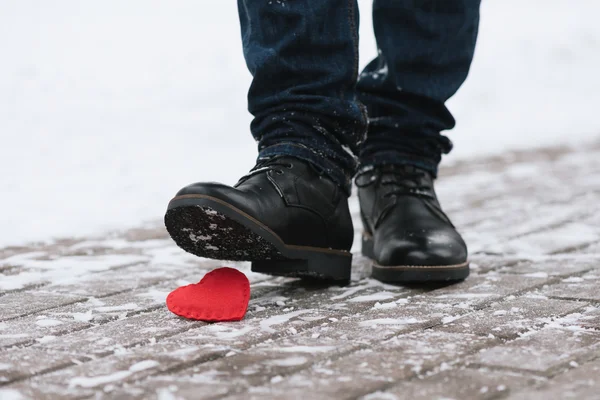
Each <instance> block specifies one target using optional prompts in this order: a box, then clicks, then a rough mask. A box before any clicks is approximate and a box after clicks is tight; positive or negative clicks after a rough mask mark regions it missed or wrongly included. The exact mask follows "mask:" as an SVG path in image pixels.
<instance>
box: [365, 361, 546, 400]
mask: <svg viewBox="0 0 600 400" xmlns="http://www.w3.org/2000/svg"><path fill="white" fill-rule="evenodd" d="M444 368H449V370H445V371H443V372H439V373H437V374H434V375H431V376H426V377H424V378H422V379H413V380H410V381H407V382H403V383H400V384H399V385H396V386H393V387H392V388H389V389H387V390H385V391H379V392H374V393H371V394H368V395H366V396H364V397H361V400H401V399H413V400H419V399H422V400H430V399H470V400H471V399H472V400H487V399H497V398H501V397H503V396H506V395H508V394H510V393H513V392H514V391H516V390H519V389H521V388H523V387H526V386H531V385H535V384H539V383H540V382H544V381H545V379H544V378H540V377H537V376H535V375H528V374H523V373H518V372H512V371H494V370H489V369H485V368H481V369H471V368H464V367H461V368H453V367H450V366H446V365H445V366H444Z"/></svg>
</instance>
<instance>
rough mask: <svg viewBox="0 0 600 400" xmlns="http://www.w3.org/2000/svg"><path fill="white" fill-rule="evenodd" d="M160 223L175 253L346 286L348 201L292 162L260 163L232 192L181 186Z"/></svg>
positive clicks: (206, 185) (219, 187) (349, 233)
mask: <svg viewBox="0 0 600 400" xmlns="http://www.w3.org/2000/svg"><path fill="white" fill-rule="evenodd" d="M165 225H166V227H167V230H168V231H169V234H170V235H171V237H172V238H173V240H175V242H176V243H177V245H178V246H179V247H181V248H182V249H184V250H185V251H188V252H190V253H192V254H195V255H197V256H200V257H207V258H214V259H219V260H242V261H252V271H255V272H262V273H266V274H271V275H282V276H295V277H308V278H318V279H325V280H334V281H340V283H346V282H348V281H349V280H350V268H351V262H352V254H351V253H350V248H351V247H352V240H353V237H354V234H353V227H352V219H351V217H350V212H349V209H348V199H347V196H346V194H345V193H344V192H343V191H342V190H341V189H340V188H339V186H338V185H336V184H335V183H334V182H332V181H331V180H330V179H328V178H327V177H326V176H324V175H322V174H320V173H319V172H318V171H317V170H316V169H315V168H314V167H313V166H312V165H311V164H310V163H307V162H304V161H302V160H299V159H297V158H294V157H277V158H274V159H269V160H267V161H263V162H260V163H259V164H258V165H256V167H254V168H253V169H252V170H251V171H250V173H249V174H248V175H246V176H244V177H243V178H242V179H240V181H239V182H238V183H237V184H236V185H235V186H234V187H230V186H226V185H222V184H218V183H194V184H192V185H189V186H187V187H185V188H183V189H182V190H180V191H179V192H178V193H177V195H176V196H175V198H174V199H173V200H171V202H170V203H169V206H168V209H167V213H166V215H165Z"/></svg>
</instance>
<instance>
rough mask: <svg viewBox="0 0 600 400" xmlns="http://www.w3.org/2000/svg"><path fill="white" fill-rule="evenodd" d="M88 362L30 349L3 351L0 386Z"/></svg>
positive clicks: (87, 358)
mask: <svg viewBox="0 0 600 400" xmlns="http://www.w3.org/2000/svg"><path fill="white" fill-rule="evenodd" d="M88 360H89V357H73V356H72V355H70V354H67V353H61V352H56V351H52V352H51V351H39V350H38V349H32V348H26V349H12V350H8V351H3V352H0V386H1V385H3V384H6V383H10V382H13V381H16V380H22V379H25V378H27V377H30V376H33V375H38V374H41V373H44V372H48V371H52V370H54V369H60V368H65V367H69V366H72V365H76V364H80V363H83V362H85V361H88ZM0 393H1V392H0ZM0 398H2V397H1V396H0Z"/></svg>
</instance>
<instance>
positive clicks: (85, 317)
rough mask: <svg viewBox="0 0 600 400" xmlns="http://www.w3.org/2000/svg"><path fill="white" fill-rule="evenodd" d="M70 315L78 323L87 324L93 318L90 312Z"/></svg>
mask: <svg viewBox="0 0 600 400" xmlns="http://www.w3.org/2000/svg"><path fill="white" fill-rule="evenodd" d="M71 315H72V316H73V319H74V320H75V321H79V322H89V321H91V320H93V319H94V316H93V315H92V310H88V311H86V312H83V313H79V312H74V313H72V314H71Z"/></svg>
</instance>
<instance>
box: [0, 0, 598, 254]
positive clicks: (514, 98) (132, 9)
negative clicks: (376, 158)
mask: <svg viewBox="0 0 600 400" xmlns="http://www.w3.org/2000/svg"><path fill="white" fill-rule="evenodd" d="M360 6H361V11H362V20H361V45H360V46H361V66H364V65H365V64H366V63H367V62H368V61H369V60H370V59H371V58H372V57H374V55H375V54H376V47H375V41H374V38H373V35H372V24H371V20H370V6H371V2H370V1H367V0H364V1H360ZM599 14H600V2H598V0H577V1H569V0H525V1H522V0H483V7H482V23H481V30H480V39H479V43H478V47H477V51H476V57H475V62H474V65H473V68H472V72H471V75H470V78H469V79H468V80H467V83H466V85H465V86H464V87H463V88H462V89H461V91H460V92H459V93H458V94H457V95H456V96H455V97H454V98H453V99H452V100H451V102H450V103H449V106H450V109H451V111H453V113H454V114H455V117H456V119H457V122H458V125H457V128H456V129H455V130H454V131H452V132H451V133H450V137H451V138H452V140H453V141H454V143H455V151H454V152H453V153H452V155H451V156H449V157H447V158H446V159H445V162H447V163H451V162H454V161H456V160H459V159H465V158H469V157H474V156H477V155H479V156H481V155H486V154H494V153H501V152H503V151H506V150H508V149H518V148H524V147H532V146H541V145H555V144H558V143H570V144H581V143H585V142H587V141H591V140H594V139H596V138H597V137H598V136H599V134H600V117H599V110H598V108H599V107H600V74H599V71H600V24H598V22H597V19H598V15H599ZM249 83H250V75H249V73H248V72H247V70H246V67H245V64H244V61H243V57H242V50H241V43H240V32H239V26H238V16H237V10H236V2H235V1H233V0H230V1H207V0H179V1H167V0H128V1H117V0H103V1H99V0H96V1H85V2H84V1H77V0H53V1H43V0H36V1H34V0H1V1H0V139H1V141H0V193H1V196H0V199H1V200H0V206H1V212H0V227H1V230H0V245H9V244H23V243H25V242H28V241H38V240H49V239H51V238H54V237H62V236H78V235H86V234H92V233H99V232H102V231H105V230H114V229H124V228H128V227H133V226H136V225H140V224H142V223H144V222H145V221H157V220H160V219H161V218H162V215H163V212H164V209H165V206H166V204H167V202H168V200H169V199H170V198H171V196H172V195H173V194H174V193H175V191H176V190H178V189H179V188H180V187H181V186H183V185H186V184H188V183H191V182H194V181H203V180H214V181H222V182H225V183H231V184H232V183H234V182H235V181H236V180H237V178H238V177H239V176H241V175H242V174H244V173H245V172H246V171H247V170H248V169H249V168H251V167H252V165H253V161H254V158H255V154H256V149H255V143H254V141H253V139H252V138H251V136H250V134H249V132H248V124H249V122H250V115H249V114H248V112H247V111H246V91H247V87H248V85H249Z"/></svg>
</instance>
